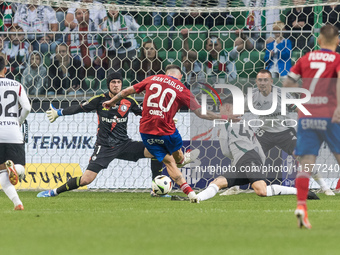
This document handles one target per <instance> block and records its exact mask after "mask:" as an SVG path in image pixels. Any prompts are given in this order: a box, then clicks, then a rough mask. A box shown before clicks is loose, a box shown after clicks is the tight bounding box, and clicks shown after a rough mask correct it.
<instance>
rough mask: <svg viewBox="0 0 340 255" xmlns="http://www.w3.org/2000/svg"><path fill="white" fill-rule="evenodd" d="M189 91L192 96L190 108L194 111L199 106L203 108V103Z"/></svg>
mask: <svg viewBox="0 0 340 255" xmlns="http://www.w3.org/2000/svg"><path fill="white" fill-rule="evenodd" d="M188 92H189V97H190V100H189V105H187V106H188V108H189V109H190V110H192V111H195V110H197V109H199V108H201V105H200V104H199V103H198V102H197V99H196V98H195V96H194V95H193V94H192V93H191V91H190V90H188Z"/></svg>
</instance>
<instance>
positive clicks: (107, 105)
mask: <svg viewBox="0 0 340 255" xmlns="http://www.w3.org/2000/svg"><path fill="white" fill-rule="evenodd" d="M134 93H136V90H135V88H134V87H133V86H131V87H128V88H126V89H123V90H122V91H121V92H119V93H118V94H117V95H115V96H114V97H113V98H111V99H110V100H108V101H105V102H104V103H103V107H105V108H107V109H109V108H110V107H111V106H115V105H116V103H117V102H118V101H120V100H122V99H123V98H126V97H127V96H129V95H131V94H134Z"/></svg>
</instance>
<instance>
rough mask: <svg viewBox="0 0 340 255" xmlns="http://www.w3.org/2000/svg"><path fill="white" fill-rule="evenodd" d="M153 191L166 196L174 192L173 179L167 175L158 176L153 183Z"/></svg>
mask: <svg viewBox="0 0 340 255" xmlns="http://www.w3.org/2000/svg"><path fill="white" fill-rule="evenodd" d="M152 190H153V192H155V193H156V194H157V195H166V194H168V193H169V192H170V191H171V190H172V182H171V179H170V178H169V177H168V176H166V175H158V176H156V177H155V179H153V181H152Z"/></svg>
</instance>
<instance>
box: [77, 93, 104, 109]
mask: <svg viewBox="0 0 340 255" xmlns="http://www.w3.org/2000/svg"><path fill="white" fill-rule="evenodd" d="M104 96H105V95H104V94H101V95H99V96H94V97H91V98H90V99H89V101H87V102H85V103H83V104H81V105H80V106H81V108H82V109H83V110H84V112H91V111H95V110H97V106H98V104H101V98H102V97H104Z"/></svg>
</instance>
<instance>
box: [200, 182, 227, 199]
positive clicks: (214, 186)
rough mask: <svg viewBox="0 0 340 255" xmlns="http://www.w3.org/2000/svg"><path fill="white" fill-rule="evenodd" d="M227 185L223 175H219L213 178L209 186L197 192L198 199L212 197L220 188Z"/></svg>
mask: <svg viewBox="0 0 340 255" xmlns="http://www.w3.org/2000/svg"><path fill="white" fill-rule="evenodd" d="M227 187H228V181H227V179H226V178H225V177H224V176H219V177H217V178H216V179H214V180H213V181H212V182H211V183H210V184H209V186H208V187H207V188H206V189H205V190H203V191H201V192H200V193H198V194H197V196H198V199H199V200H200V201H204V200H207V199H210V198H212V197H214V196H215V195H216V194H217V192H218V191H219V190H220V189H225V188H227Z"/></svg>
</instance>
